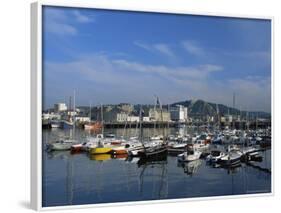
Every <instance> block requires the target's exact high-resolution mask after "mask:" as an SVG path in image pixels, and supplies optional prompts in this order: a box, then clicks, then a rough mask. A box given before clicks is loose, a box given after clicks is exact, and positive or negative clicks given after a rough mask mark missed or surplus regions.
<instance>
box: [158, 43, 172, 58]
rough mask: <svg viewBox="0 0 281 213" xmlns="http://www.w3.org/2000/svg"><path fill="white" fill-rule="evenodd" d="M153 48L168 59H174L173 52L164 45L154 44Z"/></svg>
mask: <svg viewBox="0 0 281 213" xmlns="http://www.w3.org/2000/svg"><path fill="white" fill-rule="evenodd" d="M154 48H155V49H156V50H158V51H159V52H160V53H162V54H164V55H166V56H168V57H175V54H174V53H173V51H172V50H171V49H170V48H169V47H168V45H166V44H155V45H154Z"/></svg>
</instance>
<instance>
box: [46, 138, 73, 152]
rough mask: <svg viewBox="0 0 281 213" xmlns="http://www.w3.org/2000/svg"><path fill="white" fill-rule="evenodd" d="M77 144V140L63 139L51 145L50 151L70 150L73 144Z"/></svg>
mask: <svg viewBox="0 0 281 213" xmlns="http://www.w3.org/2000/svg"><path fill="white" fill-rule="evenodd" d="M75 143H77V141H76V140H73V139H61V140H57V141H55V142H54V143H52V144H49V146H48V150H49V151H64V150H70V149H71V146H72V145H73V144H75Z"/></svg>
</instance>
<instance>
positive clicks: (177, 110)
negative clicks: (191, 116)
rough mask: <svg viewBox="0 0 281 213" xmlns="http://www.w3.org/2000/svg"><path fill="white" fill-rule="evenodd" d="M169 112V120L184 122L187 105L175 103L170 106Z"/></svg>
mask: <svg viewBox="0 0 281 213" xmlns="http://www.w3.org/2000/svg"><path fill="white" fill-rule="evenodd" d="M170 113H171V120H172V121H179V122H186V121H187V118H188V117H187V116H188V114H187V107H184V106H182V105H176V106H173V107H171V108H170Z"/></svg>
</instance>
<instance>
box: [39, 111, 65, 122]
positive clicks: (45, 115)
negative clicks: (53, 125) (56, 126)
mask: <svg viewBox="0 0 281 213" xmlns="http://www.w3.org/2000/svg"><path fill="white" fill-rule="evenodd" d="M42 119H43V120H60V119H61V115H60V114H57V113H53V112H51V113H42Z"/></svg>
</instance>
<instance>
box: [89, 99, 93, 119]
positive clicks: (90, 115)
mask: <svg viewBox="0 0 281 213" xmlns="http://www.w3.org/2000/svg"><path fill="white" fill-rule="evenodd" d="M89 118H90V123H91V120H92V103H91V102H90V111H89Z"/></svg>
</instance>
